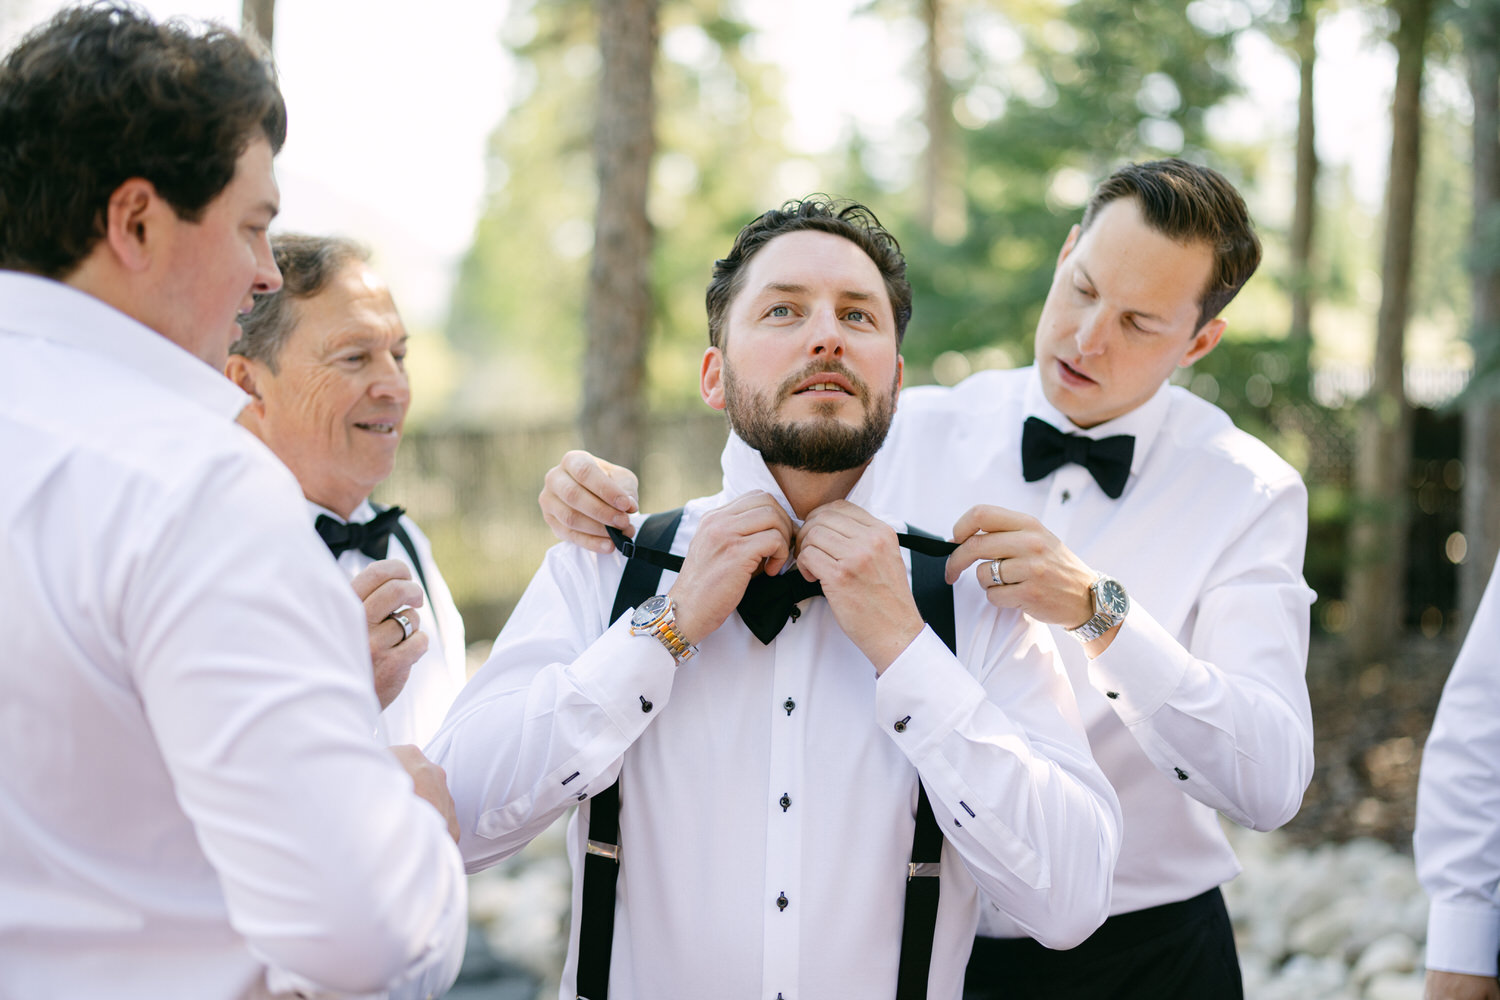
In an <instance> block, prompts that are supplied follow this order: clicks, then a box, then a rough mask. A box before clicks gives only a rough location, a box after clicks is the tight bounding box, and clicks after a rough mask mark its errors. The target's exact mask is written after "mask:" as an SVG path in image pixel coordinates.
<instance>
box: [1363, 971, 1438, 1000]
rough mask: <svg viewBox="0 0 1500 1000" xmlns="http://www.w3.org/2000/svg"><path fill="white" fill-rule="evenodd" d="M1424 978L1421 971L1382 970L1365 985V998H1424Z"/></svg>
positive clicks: (1368, 999) (1387, 999)
mask: <svg viewBox="0 0 1500 1000" xmlns="http://www.w3.org/2000/svg"><path fill="white" fill-rule="evenodd" d="M1422 980H1423V977H1422V975H1421V974H1420V973H1411V974H1408V975H1398V974H1396V973H1393V972H1382V973H1381V974H1380V975H1378V976H1376V977H1375V978H1374V979H1372V980H1370V982H1369V984H1368V985H1367V986H1365V994H1364V1000H1422V986H1423V982H1422Z"/></svg>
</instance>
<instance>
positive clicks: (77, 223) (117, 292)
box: [0, 4, 465, 1000]
mask: <svg viewBox="0 0 1500 1000" xmlns="http://www.w3.org/2000/svg"><path fill="white" fill-rule="evenodd" d="M285 134H286V112H285V107H284V105H283V103H282V98H281V93H280V91H279V88H278V86H277V83H276V79H275V74H274V71H273V69H272V68H271V66H270V64H269V62H268V61H267V60H266V59H265V58H264V57H263V55H261V54H260V53H258V52H257V51H255V50H254V49H253V48H252V47H251V46H249V45H247V44H246V43H245V42H244V41H243V40H242V39H240V38H239V37H238V36H236V35H234V34H233V33H231V32H229V31H226V30H224V29H221V28H207V29H204V28H198V27H194V26H191V25H188V24H185V23H167V24H158V23H155V22H154V21H153V20H152V19H151V18H149V17H148V16H146V15H145V14H144V13H143V12H141V11H140V10H139V9H137V8H135V7H132V6H128V5H122V4H94V5H90V6H83V7H76V8H71V9H68V10H65V11H63V12H62V13H60V14H58V15H57V16H56V17H55V18H53V19H52V20H51V21H50V22H48V23H46V24H44V25H42V26H40V27H38V28H37V29H35V30H34V31H32V32H31V33H30V34H29V35H27V36H26V37H25V38H24V39H23V40H22V41H21V42H20V44H19V45H18V46H17V47H16V48H15V49H14V50H13V51H12V52H11V53H10V54H9V55H8V56H7V57H6V58H5V59H4V61H3V63H0V465H3V467H4V469H5V487H4V489H0V605H3V606H4V607H5V609H6V613H5V618H6V622H7V628H6V643H5V647H4V651H3V652H0V752H3V753H4V755H5V757H6V759H7V760H8V761H9V766H7V767H6V768H5V769H4V771H3V774H0V996H6V997H40V996H53V997H101V996H150V997H153V998H169V1000H170V998H184V1000H185V998H193V1000H202V998H209V1000H221V998H222V1000H230V998H245V997H257V998H258V997H267V996H270V995H272V994H278V995H280V994H292V993H295V994H296V995H299V996H312V995H318V996H322V995H326V994H328V993H331V992H338V993H359V994H365V995H381V996H385V995H388V994H400V995H403V996H405V995H422V996H427V995H431V994H433V993H436V992H440V991H441V990H442V989H444V988H446V986H447V985H448V984H449V983H450V982H451V981H452V979H453V976H454V975H455V974H456V972H457V964H458V960H459V958H460V956H461V953H462V947H463V940H464V935H465V892H464V882H463V878H462V872H461V870H460V866H459V858H458V853H457V851H456V850H455V848H454V845H453V842H452V840H451V839H450V836H451V834H450V826H451V823H452V815H453V814H452V803H451V800H450V799H449V798H448V796H447V791H446V787H445V785H444V782H443V777H442V773H441V772H440V771H439V770H438V769H437V768H435V767H433V766H432V765H431V764H430V763H428V762H426V761H425V760H424V759H423V758H422V757H421V755H420V754H418V753H416V751H415V749H414V748H405V749H401V750H398V751H397V752H396V753H395V754H393V753H392V752H390V751H388V750H386V749H385V748H384V747H382V746H380V745H379V744H378V743H377V742H376V741H375V740H374V739H373V736H372V734H373V732H374V730H375V728H376V719H377V712H378V705H377V703H376V700H375V696H374V693H373V691H372V689H371V685H370V654H369V651H368V648H367V646H366V642H365V623H364V618H363V614H362V612H361V608H360V604H359V602H358V601H357V600H356V599H355V598H354V596H353V594H352V593H351V592H350V588H349V586H348V583H347V582H346V581H345V580H344V579H343V577H342V576H341V574H340V573H339V571H338V569H337V568H336V566H335V565H334V563H333V561H332V560H331V559H329V557H328V552H327V549H326V548H324V547H323V545H322V543H321V541H320V540H319V539H318V536H317V535H316V534H315V533H314V532H313V531H312V529H311V526H310V524H309V523H308V519H307V516H306V508H305V506H304V504H303V501H302V498H301V493H300V491H299V490H298V488H297V484H296V481H295V480H294V479H293V478H292V476H291V475H290V473H288V471H287V470H286V468H285V467H284V466H283V465H281V463H280V462H278V461H276V459H275V458H274V456H272V455H271V453H270V452H268V451H267V450H266V449H265V448H264V447H263V446H262V445H261V444H260V443H259V442H258V441H256V440H255V439H254V438H253V437H252V436H251V435H250V434H249V433H247V432H246V431H245V430H244V428H242V427H239V426H238V425H236V424H235V423H234V417H235V415H236V414H237V413H238V412H239V410H240V409H241V407H242V406H243V405H244V402H245V396H244V395H243V394H242V393H241V392H240V391H239V390H238V389H236V388H235V387H234V385H233V384H232V383H230V382H229V381H228V380H227V379H225V378H224V377H223V376H222V375H221V374H220V369H221V368H222V366H223V364H224V360H225V357H226V353H227V351H228V348H229V345H230V343H231V342H232V341H233V340H234V339H235V338H236V337H237V336H238V333H239V328H238V327H237V325H236V322H235V320H236V317H237V315H238V314H239V313H240V312H242V311H244V310H247V309H249V308H250V305H251V303H252V301H253V297H254V296H255V295H260V294H265V293H268V292H272V291H275V290H276V289H277V288H278V287H279V286H280V284H281V277H280V275H279V273H278V272H277V269H276V266H275V264H274V262H273V260H272V256H271V248H270V246H269V244H268V242H267V238H266V231H267V227H268V226H269V225H270V223H271V220H272V218H273V217H274V216H275V215H276V212H277V209H278V206H279V193H278V191H277V187H276V181H275V177H274V175H273V173H272V159H273V157H274V156H275V154H276V152H277V151H278V150H279V149H280V147H281V144H282V141H283V139H284V138H285ZM205 362H206V363H205ZM414 784H415V786H416V789H417V793H418V796H420V798H419V797H416V796H413V794H412V791H413V786H414ZM424 800H425V801H424Z"/></svg>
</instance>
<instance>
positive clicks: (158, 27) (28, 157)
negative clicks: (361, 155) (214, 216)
mask: <svg viewBox="0 0 1500 1000" xmlns="http://www.w3.org/2000/svg"><path fill="white" fill-rule="evenodd" d="M261 136H264V137H265V139H266V140H267V141H268V142H269V143H270V145H271V148H272V151H273V152H279V151H280V150H281V146H282V143H283V142H285V140H286V105H285V103H284V102H283V100H282V97H281V90H280V88H279V87H278V85H277V82H276V72H275V69H274V68H273V67H272V65H271V62H270V59H269V58H268V57H267V56H266V55H265V54H264V52H263V51H260V50H257V49H256V48H254V47H252V45H251V44H250V43H248V42H246V41H245V40H244V39H242V38H240V36H238V35H236V34H235V33H233V32H232V31H229V30H227V29H225V28H221V27H214V26H202V27H195V26H192V25H189V24H187V23H184V22H176V21H169V22H165V23H162V24H158V23H156V22H154V21H153V20H152V19H151V18H150V17H149V16H148V15H147V14H145V13H144V12H143V11H141V10H140V9H139V8H137V7H135V6H133V5H130V4H126V3H118V2H107V3H95V4H90V5H87V6H78V7H71V8H68V9H65V10H63V11H62V12H60V13H59V14H57V15H56V16H55V17H53V18H52V20H50V21H48V22H46V23H45V24H43V25H41V26H39V27H37V28H36V29H34V30H33V31H31V32H30V33H29V34H27V35H26V37H25V38H23V39H22V40H21V42H20V44H19V45H17V46H16V48H15V49H13V50H12V51H11V52H10V54H9V55H8V56H7V57H6V58H5V61H4V62H3V63H0V268H8V269H11V270H19V271H27V272H30V273H33V274H39V275H42V276H44V277H49V278H65V277H67V276H68V275H69V274H71V273H72V272H73V271H74V270H75V269H76V268H77V267H78V265H79V264H81V263H82V262H83V260H84V258H85V257H87V256H88V255H89V253H90V252H91V251H92V250H93V248H94V246H95V244H97V243H98V241H99V240H100V239H101V238H102V237H103V236H104V226H105V216H106V212H107V210H108V205H109V199H110V197H111V196H112V195H113V194H114V192H115V190H116V189H118V188H119V186H120V185H121V184H122V183H124V182H125V181H127V180H129V179H131V178H133V177H140V178H144V179H145V180H147V181H149V182H151V184H152V185H153V186H154V187H155V188H156V190H157V192H158V193H159V194H160V195H161V196H162V198H164V199H165V200H166V202H167V203H168V204H169V205H171V206H172V210H173V211H174V212H176V213H177V216H178V217H179V218H182V219H185V220H187V221H189V222H196V221H198V219H200V218H201V217H202V213H203V210H204V209H205V208H206V207H207V206H208V205H209V203H210V202H212V201H213V200H214V199H215V198H216V197H218V195H219V193H220V192H221V191H223V190H224V188H225V187H227V186H228V185H229V183H230V181H231V180H232V179H233V177H234V171H235V165H236V162H237V161H238V160H239V158H240V154H242V153H243V152H244V151H245V149H246V147H248V146H249V145H250V143H251V142H252V141H254V140H255V139H256V138H258V137H261Z"/></svg>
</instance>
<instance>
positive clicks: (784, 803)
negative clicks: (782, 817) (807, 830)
mask: <svg viewBox="0 0 1500 1000" xmlns="http://www.w3.org/2000/svg"><path fill="white" fill-rule="evenodd" d="M791 807H792V797H791V796H790V795H788V794H786V793H785V792H782V793H781V811H782V812H786V811H787V810H788V809H790V808H791Z"/></svg>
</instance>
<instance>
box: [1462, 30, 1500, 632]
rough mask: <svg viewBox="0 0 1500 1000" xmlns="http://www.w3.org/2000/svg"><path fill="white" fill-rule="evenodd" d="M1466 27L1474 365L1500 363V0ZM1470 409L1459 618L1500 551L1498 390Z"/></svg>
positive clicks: (1470, 612)
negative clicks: (1470, 112)
mask: <svg viewBox="0 0 1500 1000" xmlns="http://www.w3.org/2000/svg"><path fill="white" fill-rule="evenodd" d="M1471 14H1472V15H1473V17H1472V19H1471V23H1470V24H1468V25H1466V26H1465V27H1466V30H1465V32H1464V45H1465V48H1466V50H1467V56H1468V64H1469V67H1468V68H1469V91H1470V93H1472V94H1473V95H1474V222H1473V229H1472V236H1471V244H1470V259H1471V263H1470V267H1471V268H1472V280H1473V301H1474V316H1473V321H1472V322H1473V326H1472V328H1471V332H1470V335H1469V340H1470V342H1471V343H1472V344H1473V345H1474V358H1475V370H1476V372H1478V371H1484V370H1486V369H1488V368H1489V367H1490V366H1491V365H1492V364H1494V363H1496V362H1500V2H1497V0H1480V2H1478V3H1476V4H1475V5H1474V9H1473V10H1472V11H1471ZM1486 396H1487V398H1486V397H1480V398H1477V399H1475V400H1474V402H1472V403H1470V404H1469V406H1468V408H1467V409H1466V410H1465V411H1464V452H1463V461H1464V486H1463V530H1464V538H1465V540H1466V542H1467V549H1468V552H1467V554H1466V556H1465V558H1464V561H1463V563H1462V564H1461V565H1460V566H1459V573H1458V584H1459V593H1458V600H1459V618H1460V621H1461V623H1462V624H1464V625H1467V624H1468V623H1469V622H1470V621H1473V618H1474V609H1475V608H1477V607H1478V606H1479V597H1480V595H1481V594H1482V593H1483V592H1484V586H1485V584H1486V583H1487V582H1488V580H1489V576H1490V568H1491V567H1492V566H1493V565H1494V563H1495V558H1496V554H1497V552H1500V403H1497V402H1496V401H1495V398H1494V394H1493V392H1491V393H1488V394H1486Z"/></svg>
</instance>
